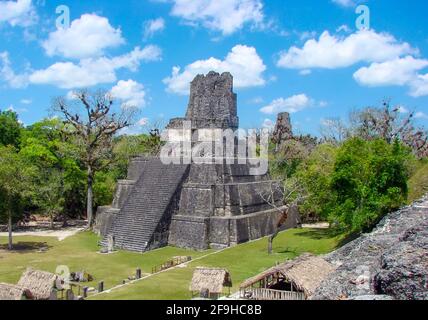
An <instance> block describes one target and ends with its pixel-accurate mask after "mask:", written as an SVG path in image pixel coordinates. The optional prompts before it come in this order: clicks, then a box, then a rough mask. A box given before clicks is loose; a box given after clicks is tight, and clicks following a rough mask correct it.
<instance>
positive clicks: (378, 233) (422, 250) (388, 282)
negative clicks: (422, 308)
mask: <svg viewBox="0 0 428 320" xmlns="http://www.w3.org/2000/svg"><path fill="white" fill-rule="evenodd" d="M325 259H326V260H327V261H329V262H330V263H333V264H334V265H336V266H337V270H336V271H335V272H334V273H332V274H331V275H330V276H329V277H328V278H327V279H326V280H325V281H324V282H323V283H322V284H321V285H320V287H319V288H318V289H317V291H316V293H315V295H314V296H313V299H317V300H319V299H323V300H324V299H327V300H336V299H351V300H370V299H372V300H391V299H398V300H426V299H428V196H426V197H424V198H423V199H421V200H420V201H417V202H415V203H414V204H413V205H411V206H408V207H404V208H402V209H400V210H399V211H397V212H394V213H391V214H389V215H388V216H386V217H385V218H384V219H383V220H382V221H381V222H380V223H379V224H378V226H377V227H376V229H374V230H373V232H371V233H369V234H364V235H362V236H361V237H359V238H357V239H356V240H354V241H352V242H350V243H348V244H346V245H345V246H343V247H342V248H340V249H338V250H336V251H334V252H332V253H331V254H329V255H327V256H326V257H325Z"/></svg>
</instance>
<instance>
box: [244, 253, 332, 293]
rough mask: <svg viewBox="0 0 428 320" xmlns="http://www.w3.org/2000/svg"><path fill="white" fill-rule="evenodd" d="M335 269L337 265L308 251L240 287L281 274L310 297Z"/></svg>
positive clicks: (250, 285) (246, 286) (248, 280)
mask: <svg viewBox="0 0 428 320" xmlns="http://www.w3.org/2000/svg"><path fill="white" fill-rule="evenodd" d="M334 270H335V267H334V266H333V265H332V264H330V263H329V262H327V261H325V260H324V259H323V258H321V257H318V256H314V255H312V254H309V253H306V254H303V255H301V256H300V257H298V258H297V259H294V260H291V261H287V262H285V263H282V264H280V265H277V266H275V267H272V268H270V269H268V270H266V271H264V272H262V273H260V274H259V275H257V276H255V277H252V278H250V279H247V280H246V281H244V282H243V283H242V284H241V286H240V288H241V289H246V288H249V287H252V286H253V285H255V284H257V283H260V281H264V280H265V279H268V278H270V277H278V276H281V277H282V278H284V279H286V280H288V281H289V282H291V283H292V284H293V285H294V287H295V288H297V289H298V290H299V291H301V292H304V293H305V295H306V297H307V298H309V297H310V296H312V295H313V293H314V291H315V289H316V288H317V287H318V286H319V285H320V284H321V282H322V281H323V280H324V279H325V278H326V277H327V276H328V275H329V274H330V273H331V272H333V271H334Z"/></svg>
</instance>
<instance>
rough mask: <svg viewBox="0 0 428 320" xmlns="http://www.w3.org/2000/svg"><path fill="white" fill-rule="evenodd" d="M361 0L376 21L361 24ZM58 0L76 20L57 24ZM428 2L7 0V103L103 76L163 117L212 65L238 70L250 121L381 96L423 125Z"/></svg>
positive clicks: (0, 77)
mask: <svg viewBox="0 0 428 320" xmlns="http://www.w3.org/2000/svg"><path fill="white" fill-rule="evenodd" d="M360 4H364V5H366V6H367V7H368V8H369V9H370V29H369V30H358V29H357V28H356V19H357V18H358V16H359V15H358V14H356V13H355V10H356V8H357V6H358V5H360ZM60 5H66V6H67V7H68V8H69V12H70V24H69V25H64V26H63V27H60V28H58V26H57V25H56V20H57V18H58V17H60V14H57V13H56V8H57V7H58V6H60ZM426 12H428V2H427V1H425V0H413V1H391V0H369V1H357V0H355V1H354V0H316V1H314V0H283V1H273V0H271V1H269V0H264V1H262V0H194V1H192V0H151V1H140V0H128V1H126V0H123V1H106V0H105V1H101V0H91V1H66V0H62V1H54V0H46V1H43V0H33V1H31V0H18V1H4V0H0V37H1V41H0V109H3V110H4V109H8V108H13V109H14V110H16V111H17V112H18V113H19V116H20V119H21V120H22V121H23V123H24V124H27V125H28V124H31V123H33V122H35V121H38V120H40V119H42V118H43V117H47V116H48V109H49V106H50V103H51V100H52V98H54V97H56V96H59V95H65V96H67V95H68V96H70V93H71V92H72V91H73V90H76V89H78V88H81V87H87V88H91V89H96V88H103V89H105V90H109V91H112V93H113V95H114V96H116V98H117V99H119V101H121V102H123V103H128V104H133V105H136V106H138V107H139V108H141V121H140V124H144V123H146V122H147V121H149V122H152V123H153V122H157V121H163V122H166V121H167V120H168V119H169V118H172V117H179V116H183V115H184V113H185V110H186V107H187V95H186V93H187V92H188V82H189V81H190V80H191V79H192V78H193V76H194V75H196V74H197V73H204V72H207V71H209V70H211V69H213V70H217V71H219V72H223V71H231V72H232V74H233V75H234V77H235V87H236V88H235V91H236V92H237V93H238V111H239V117H240V119H241V127H243V128H256V127H261V126H263V125H265V126H266V125H270V123H271V122H272V121H274V120H275V118H276V113H277V112H280V111H289V112H291V113H292V120H293V125H294V127H295V130H296V131H297V132H300V133H312V134H318V133H319V129H320V125H321V123H322V122H323V121H325V120H326V119H329V118H332V117H342V118H344V119H345V118H346V117H347V114H348V113H349V111H351V110H353V109H355V108H361V107H364V106H369V105H380V103H381V102H382V100H383V99H384V98H390V99H391V101H392V103H393V104H398V105H401V106H402V109H401V110H402V112H403V113H405V112H406V111H408V110H414V111H416V112H417V121H418V123H419V124H421V125H427V124H428V24H427V23H426V16H425V15H426ZM61 22H62V20H61ZM162 119H163V120H162ZM141 130H144V127H143V126H141V127H140V126H138V125H137V126H136V127H134V128H133V129H132V132H139V131H141Z"/></svg>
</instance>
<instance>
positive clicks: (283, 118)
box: [272, 112, 293, 151]
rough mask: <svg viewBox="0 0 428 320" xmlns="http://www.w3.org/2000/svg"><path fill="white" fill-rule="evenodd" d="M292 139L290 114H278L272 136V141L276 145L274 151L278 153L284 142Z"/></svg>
mask: <svg viewBox="0 0 428 320" xmlns="http://www.w3.org/2000/svg"><path fill="white" fill-rule="evenodd" d="M292 138H293V128H292V126H291V120H290V114H289V113H288V112H282V113H279V114H278V117H277V120H276V124H275V129H274V130H273V134H272V141H273V142H274V143H275V144H276V150H277V151H278V150H279V149H280V147H281V145H282V144H283V143H284V142H286V141H288V140H290V139H292Z"/></svg>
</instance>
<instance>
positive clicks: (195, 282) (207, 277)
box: [189, 267, 232, 294]
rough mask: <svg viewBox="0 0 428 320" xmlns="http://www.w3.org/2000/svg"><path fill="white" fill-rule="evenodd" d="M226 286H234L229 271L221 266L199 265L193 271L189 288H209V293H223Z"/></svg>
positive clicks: (194, 290) (198, 289)
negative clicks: (204, 266) (205, 266)
mask: <svg viewBox="0 0 428 320" xmlns="http://www.w3.org/2000/svg"><path fill="white" fill-rule="evenodd" d="M224 287H232V279H231V277H230V273H229V271H227V270H226V269H221V268H202V267H198V268H196V269H195V271H194V272H193V278H192V282H191V283H190V288H189V290H190V291H193V292H202V291H204V290H208V292H209V293H213V294H221V293H222V292H223V288H224Z"/></svg>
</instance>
